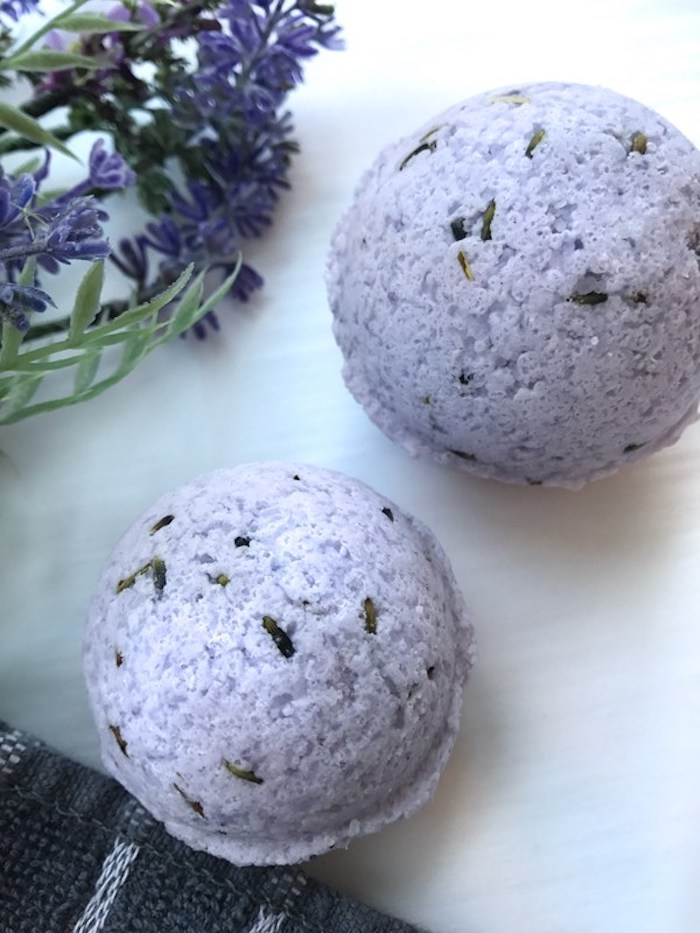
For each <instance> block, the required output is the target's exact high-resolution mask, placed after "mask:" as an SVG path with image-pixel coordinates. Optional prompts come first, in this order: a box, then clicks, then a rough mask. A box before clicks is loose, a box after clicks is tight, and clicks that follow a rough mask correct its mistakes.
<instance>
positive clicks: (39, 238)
mask: <svg viewBox="0 0 700 933" xmlns="http://www.w3.org/2000/svg"><path fill="white" fill-rule="evenodd" d="M49 166H50V155H49V153H48V152H47V154H46V158H45V160H44V162H43V164H42V165H41V166H40V167H39V168H38V169H37V170H36V171H35V172H34V173H33V174H26V173H25V174H23V175H20V176H18V177H17V178H13V177H12V176H9V175H6V174H5V173H4V172H3V171H2V169H1V168H0V271H4V274H5V278H6V279H7V281H6V282H1V281H0V286H5V285H7V287H9V286H10V285H11V284H12V283H13V281H14V280H15V279H16V278H17V276H18V275H19V273H20V272H21V271H22V269H23V268H24V264H25V262H26V261H27V259H28V258H29V257H30V256H34V257H36V259H37V261H38V263H39V264H40V265H41V267H42V268H43V269H44V270H45V271H47V272H50V273H55V272H58V271H59V269H60V267H61V266H62V265H67V264H69V263H71V262H73V261H75V260H89V261H94V260H97V259H106V258H107V256H108V255H109V253H110V247H109V244H108V242H107V240H106V239H105V236H104V233H103V230H102V223H103V222H104V221H105V220H106V219H107V213H106V212H105V210H104V209H103V208H102V207H101V205H100V203H99V202H98V201H97V200H96V199H95V197H93V196H92V195H91V194H90V192H92V191H100V192H102V191H114V190H120V189H122V188H123V187H125V186H126V185H129V184H132V183H133V181H134V173H133V172H132V171H131V169H129V168H128V167H127V166H126V163H125V162H124V160H123V159H122V157H121V156H119V155H116V154H109V153H108V152H107V151H106V150H105V147H104V143H103V142H102V141H101V140H99V141H98V142H96V143H95V144H94V146H93V147H92V150H91V152H90V156H89V160H88V177H87V178H86V179H85V180H84V181H82V182H80V183H79V184H78V185H76V186H75V187H73V188H72V189H70V190H69V191H66V192H64V193H63V194H61V195H58V196H57V197H55V198H53V199H51V200H49V201H47V202H44V203H37V193H38V191H39V188H40V186H41V183H42V182H43V181H44V180H45V179H46V178H47V177H48V174H49ZM42 294H46V293H45V292H42ZM29 310H31V308H30V309H29Z"/></svg>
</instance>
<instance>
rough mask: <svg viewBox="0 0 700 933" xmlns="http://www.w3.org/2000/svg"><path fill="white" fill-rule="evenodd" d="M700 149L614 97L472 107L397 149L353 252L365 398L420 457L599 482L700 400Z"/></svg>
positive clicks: (341, 335) (567, 94)
mask: <svg viewBox="0 0 700 933" xmlns="http://www.w3.org/2000/svg"><path fill="white" fill-rule="evenodd" d="M699 250H700V153H698V151H697V149H696V148H695V147H694V146H693V145H692V144H691V143H690V142H689V141H688V140H687V139H686V138H685V137H684V136H683V135H681V133H680V132H679V131H678V130H676V129H675V128H674V127H673V126H671V125H670V124H669V123H668V122H667V121H666V120H664V119H662V118H661V117H660V116H658V115H657V114H656V113H654V112H652V111H651V110H649V109H648V108H647V107H645V106H643V105H641V104H639V103H637V102H636V101H633V100H630V99H628V98H626V97H623V96H621V95H619V94H616V93H613V92H612V91H609V90H606V89H603V88H597V87H588V86H583V85H572V84H556V83H544V84H534V85H530V86H523V87H517V88H503V89H500V90H497V91H491V92H488V93H485V94H482V95H480V96H478V97H475V98H473V99H470V100H467V101H466V102H463V103H460V104H458V105H456V106H454V107H452V108H451V109H449V110H446V111H445V112H444V113H442V114H440V115H438V116H436V117H435V118H434V119H433V120H430V121H429V122H428V123H426V124H425V125H423V126H422V127H421V128H420V129H418V130H417V131H416V132H415V133H414V134H412V135H411V136H409V137H406V138H405V139H402V140H401V141H400V142H398V143H397V144H395V145H391V146H389V147H387V148H386V149H385V150H384V151H383V152H381V153H380V155H379V156H378V158H377V159H376V161H375V162H374V164H373V165H372V166H371V168H370V169H369V170H368V171H367V172H366V173H365V174H364V176H363V178H362V180H361V182H360V185H359V188H358V190H357V192H356V195H355V198H354V200H353V202H352V204H351V206H350V208H349V209H348V211H347V212H346V214H345V215H344V216H343V218H342V219H341V221H340V223H339V225H338V227H337V229H336V231H335V233H334V236H333V240H332V246H331V253H330V257H329V263H328V272H327V281H328V288H329V297H330V304H331V308H332V311H333V315H334V332H335V336H336V339H337V341H338V344H339V345H340V347H341V350H342V352H343V355H344V359H345V365H344V377H345V380H346V383H347V385H348V387H349V389H350V390H351V392H352V393H353V394H354V396H355V397H356V398H357V399H358V401H359V402H360V403H361V404H362V405H363V407H364V408H365V409H366V411H367V413H368V414H369V416H370V417H371V418H372V419H373V420H374V421H375V422H376V424H377V425H378V426H379V427H380V428H381V429H382V430H383V431H384V432H385V433H386V434H388V435H389V436H390V437H391V438H393V439H394V440H395V441H397V442H398V443H400V444H402V445H403V446H404V447H405V448H407V449H408V450H409V451H410V452H411V453H413V454H416V455H421V456H423V455H425V456H429V457H433V458H435V459H437V460H438V461H441V462H443V463H447V464H451V465H453V466H456V467H459V468H460V469H463V470H467V471H469V472H472V473H476V474H478V475H480V476H484V477H495V478H497V479H500V480H505V481H510V482H517V483H528V482H529V483H535V484H540V483H544V484H551V485H563V486H570V487H578V486H581V485H582V484H583V483H585V482H586V481H588V480H590V479H594V478H597V477H600V476H604V475H606V474H608V473H611V472H613V471H614V470H616V469H617V468H618V467H619V466H620V465H621V464H623V463H627V462H630V461H634V460H638V459H639V458H641V457H644V456H646V455H648V454H649V453H652V452H653V451H656V450H658V449H659V448H661V447H663V446H665V445H667V444H670V443H672V442H674V441H675V440H676V439H677V438H678V437H679V436H680V434H681V432H682V431H683V429H684V428H685V427H686V426H687V424H688V423H689V422H690V421H692V420H694V419H695V417H696V412H697V407H698V398H699V397H700V264H699Z"/></svg>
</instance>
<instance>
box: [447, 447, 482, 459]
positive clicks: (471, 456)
mask: <svg viewBox="0 0 700 933" xmlns="http://www.w3.org/2000/svg"><path fill="white" fill-rule="evenodd" d="M450 453H451V454H454V455H455V457H459V458H460V459H461V460H470V461H475V460H476V455H475V454H468V453H467V452H466V451H464V450H454V449H452V448H451V449H450Z"/></svg>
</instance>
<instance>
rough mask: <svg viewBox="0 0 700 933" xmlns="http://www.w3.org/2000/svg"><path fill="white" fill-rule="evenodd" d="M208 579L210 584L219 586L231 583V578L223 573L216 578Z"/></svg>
mask: <svg viewBox="0 0 700 933" xmlns="http://www.w3.org/2000/svg"><path fill="white" fill-rule="evenodd" d="M209 579H210V580H211V582H212V583H218V584H219V586H228V584H229V583H230V582H231V577H229V576H227V574H225V573H220V574H219V575H218V576H216V577H210V578H209Z"/></svg>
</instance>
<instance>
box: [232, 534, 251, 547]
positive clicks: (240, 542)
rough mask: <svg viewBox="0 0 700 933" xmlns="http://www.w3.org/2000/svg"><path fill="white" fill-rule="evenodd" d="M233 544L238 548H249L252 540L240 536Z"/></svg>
mask: <svg viewBox="0 0 700 933" xmlns="http://www.w3.org/2000/svg"><path fill="white" fill-rule="evenodd" d="M233 543H234V544H235V545H236V547H249V546H250V538H245V537H243V535H238V536H237V537H236V538H234V539H233Z"/></svg>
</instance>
